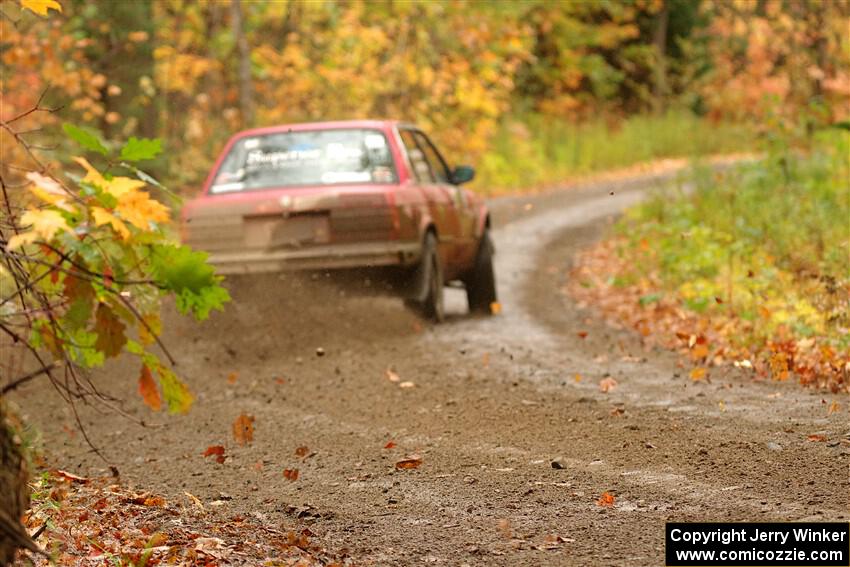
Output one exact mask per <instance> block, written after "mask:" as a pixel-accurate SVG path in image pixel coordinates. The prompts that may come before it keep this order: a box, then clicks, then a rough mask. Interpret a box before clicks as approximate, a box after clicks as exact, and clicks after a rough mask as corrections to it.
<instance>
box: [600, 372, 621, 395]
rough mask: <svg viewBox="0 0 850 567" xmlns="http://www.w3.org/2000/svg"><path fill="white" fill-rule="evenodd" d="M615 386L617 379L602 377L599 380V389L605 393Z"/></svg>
mask: <svg viewBox="0 0 850 567" xmlns="http://www.w3.org/2000/svg"><path fill="white" fill-rule="evenodd" d="M616 387H617V381H616V380H614V379H613V378H611V377H610V376H609V377H608V378H603V379H602V380H600V381H599V390H600V391H601V392H603V393H605V394H607V393H608V392H610V391H611V390H613V389H614V388H616Z"/></svg>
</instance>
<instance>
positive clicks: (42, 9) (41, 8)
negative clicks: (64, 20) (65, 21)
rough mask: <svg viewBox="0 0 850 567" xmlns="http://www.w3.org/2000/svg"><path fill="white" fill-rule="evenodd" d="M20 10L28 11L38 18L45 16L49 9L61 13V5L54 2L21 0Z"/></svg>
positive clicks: (50, 0)
mask: <svg viewBox="0 0 850 567" xmlns="http://www.w3.org/2000/svg"><path fill="white" fill-rule="evenodd" d="M21 8H24V9H26V10H29V11H30V12H33V13H35V14H38V15H39V16H47V11H48V10H49V9H51V8H52V9H54V10H56V11H57V12H61V11H62V4H60V3H59V2H57V1H56V0H21Z"/></svg>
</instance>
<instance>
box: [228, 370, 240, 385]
mask: <svg viewBox="0 0 850 567" xmlns="http://www.w3.org/2000/svg"><path fill="white" fill-rule="evenodd" d="M238 379H239V373H238V372H231V373H230V374H228V375H227V383H228V384H235V383H236V381H237V380H238Z"/></svg>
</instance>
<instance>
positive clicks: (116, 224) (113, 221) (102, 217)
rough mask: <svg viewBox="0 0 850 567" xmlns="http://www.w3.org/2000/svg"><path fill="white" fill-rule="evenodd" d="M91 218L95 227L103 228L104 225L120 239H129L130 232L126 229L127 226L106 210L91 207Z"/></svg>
mask: <svg viewBox="0 0 850 567" xmlns="http://www.w3.org/2000/svg"><path fill="white" fill-rule="evenodd" d="M91 216H92V220H94V225H95V226H103V225H105V224H108V225H111V226H112V228H113V229H114V230H115V232H117V233H118V234H119V235H121V238H123V239H124V240H127V239H128V238H130V230H129V229H128V228H127V225H126V224H124V221H122V220H121V219H119V218H118V217H116V216H115V215H113V214H112V213H110V212H109V211H107V210H106V209H104V208H102V207H92V208H91Z"/></svg>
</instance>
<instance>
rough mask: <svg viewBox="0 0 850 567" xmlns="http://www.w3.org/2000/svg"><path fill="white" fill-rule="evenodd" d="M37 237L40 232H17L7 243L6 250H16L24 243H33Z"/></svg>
mask: <svg viewBox="0 0 850 567" xmlns="http://www.w3.org/2000/svg"><path fill="white" fill-rule="evenodd" d="M37 238H38V233H36V232H34V231H30V232H22V233H20V234H16V235H14V236H12V238H10V239H9V242H8V243H7V244H6V250H15V249H17V248H20V247H21V246H23V245H24V244H32V243H33V242H35V241H36V239H37Z"/></svg>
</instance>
